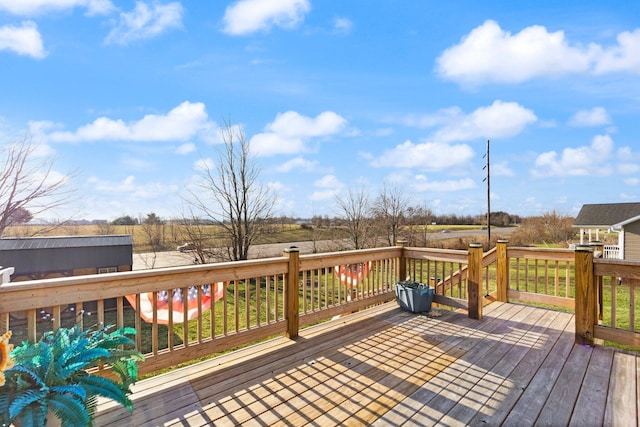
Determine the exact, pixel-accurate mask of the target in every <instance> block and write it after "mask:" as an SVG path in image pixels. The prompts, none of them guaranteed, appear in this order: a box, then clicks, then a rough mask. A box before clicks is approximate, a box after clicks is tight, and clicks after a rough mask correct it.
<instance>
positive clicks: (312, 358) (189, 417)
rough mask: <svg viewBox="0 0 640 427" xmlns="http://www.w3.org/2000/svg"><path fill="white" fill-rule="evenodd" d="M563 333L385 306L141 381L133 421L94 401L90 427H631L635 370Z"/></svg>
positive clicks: (530, 321)
mask: <svg viewBox="0 0 640 427" xmlns="http://www.w3.org/2000/svg"><path fill="white" fill-rule="evenodd" d="M436 311H437V310H436ZM573 323H574V322H573V315H571V314H569V313H561V312H557V311H551V310H546V309H541V308H533V307H530V306H525V305H519V304H508V303H492V304H491V305H489V306H487V307H485V313H484V318H483V319H482V320H472V319H469V318H468V317H467V316H466V315H465V314H464V313H459V312H451V311H446V310H442V312H441V315H440V316H436V315H432V316H429V317H427V316H420V315H414V314H412V313H408V312H404V311H401V310H400V309H398V307H397V305H396V304H395V303H390V304H383V305H380V306H378V307H375V308H373V309H370V310H364V311H361V312H359V313H355V314H354V315H350V316H345V317H344V318H341V319H337V320H332V321H330V322H326V323H323V324H321V325H316V326H313V327H310V328H307V329H304V330H302V331H301V334H300V338H299V339H298V340H296V341H295V342H294V341H291V340H287V339H285V338H276V339H273V340H270V341H267V342H264V343H260V344H256V345H254V346H251V347H247V348H245V349H241V350H239V351H236V352H232V353H228V354H225V355H223V356H219V357H216V358H214V359H211V360H208V361H204V362H199V363H197V364H194V365H192V366H189V367H184V368H180V369H176V370H174V371H172V372H169V373H166V374H162V375H159V376H157V377H153V378H149V379H145V380H142V381H140V382H139V383H138V384H136V385H135V386H134V394H133V395H132V400H133V401H134V413H133V414H129V413H128V411H126V410H124V409H122V408H120V407H118V406H117V405H114V404H113V403H110V402H106V401H101V402H100V404H99V408H98V413H97V416H96V419H95V423H94V425H95V426H97V427H100V426H109V427H111V426H118V427H120V426H124V427H126V426H135V427H147V426H160V425H162V426H181V427H184V426H190V427H196V426H210V425H216V426H227V425H228V426H232V425H233V426H235V425H246V426H253V425H256V426H264V425H269V426H290V425H296V426H302V425H317V426H325V425H354V426H355V425H373V426H378V427H379V426H398V425H406V426H428V425H475V426H480V425H483V426H486V425H514V426H532V425H538V424H539V425H542V424H553V425H557V424H561V425H566V424H568V423H570V424H571V425H576V426H578V425H593V424H609V425H637V423H638V421H637V420H638V419H637V416H638V396H639V393H640V381H639V380H638V379H639V378H640V363H639V356H638V355H635V354H630V353H624V352H620V351H618V350H614V349H611V348H605V347H599V346H596V347H594V348H590V347H581V346H576V345H575V344H574V336H573V335H574V334H573Z"/></svg>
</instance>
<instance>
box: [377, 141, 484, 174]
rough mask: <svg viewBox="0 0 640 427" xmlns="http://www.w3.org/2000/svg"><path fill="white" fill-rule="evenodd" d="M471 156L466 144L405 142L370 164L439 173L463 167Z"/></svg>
mask: <svg viewBox="0 0 640 427" xmlns="http://www.w3.org/2000/svg"><path fill="white" fill-rule="evenodd" d="M473 156H474V153H473V150H472V149H471V147H469V146H468V145H466V144H459V145H450V144H445V143H441V142H426V143H421V144H414V143H412V142H411V141H405V142H404V143H402V144H400V145H398V146H396V147H395V148H393V149H391V150H387V151H385V152H384V153H382V155H381V156H380V157H378V158H376V159H374V160H373V161H372V162H371V165H372V166H374V167H393V168H417V169H421V170H430V171H439V170H443V169H448V168H452V167H460V166H464V165H466V164H467V163H468V162H469V160H471V158H472V157H473Z"/></svg>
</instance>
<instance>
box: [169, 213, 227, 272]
mask: <svg viewBox="0 0 640 427" xmlns="http://www.w3.org/2000/svg"><path fill="white" fill-rule="evenodd" d="M176 222H177V224H178V233H179V235H180V236H181V238H182V240H183V241H184V242H185V243H184V244H183V245H181V246H179V247H178V250H179V251H180V252H183V253H185V254H186V255H188V256H190V257H193V263H194V264H206V263H208V262H211V259H212V258H215V256H216V252H215V248H216V247H217V246H218V245H216V244H215V240H216V239H215V237H216V236H215V235H214V233H213V231H212V227H211V224H210V221H203V220H202V219H201V218H199V217H197V216H196V215H194V213H193V211H192V210H191V211H190V215H189V216H187V215H185V214H183V215H182V216H181V217H180V218H178V219H176Z"/></svg>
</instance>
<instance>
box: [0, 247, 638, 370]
mask: <svg viewBox="0 0 640 427" xmlns="http://www.w3.org/2000/svg"><path fill="white" fill-rule="evenodd" d="M408 277H409V278H412V279H413V280H417V281H421V282H423V283H429V284H430V285H431V286H433V287H434V288H435V296H434V303H435V304H439V305H440V306H449V307H451V308H452V309H463V310H466V311H467V312H468V314H469V316H470V317H472V318H476V319H481V318H482V309H483V306H484V305H486V304H488V303H490V302H492V301H503V302H507V301H510V300H517V301H519V302H524V303H541V304H551V305H555V306H561V307H564V308H565V309H574V307H575V311H576V340H579V341H580V342H586V343H593V340H594V339H605V340H608V341H615V342H619V343H623V344H627V345H635V346H640V340H639V339H638V332H639V331H640V298H637V297H636V288H637V286H639V285H640V263H632V262H625V261H618V260H603V259H595V260H594V259H593V248H591V249H590V251H589V250H587V251H585V250H584V248H583V247H579V248H578V249H577V250H576V251H573V250H568V249H566V250H563V249H540V248H516V247H508V246H507V241H504V240H501V241H499V242H498V244H497V246H496V248H494V249H493V250H491V251H489V252H487V253H485V254H483V253H482V247H481V245H479V244H471V245H470V246H469V248H468V250H462V251H459V250H455V251H454V250H436V249H428V248H409V247H404V245H399V246H396V247H390V248H376V249H367V250H358V251H346V252H335V253H323V254H310V255H300V254H299V252H298V250H297V248H294V247H292V248H288V249H287V250H285V252H284V255H283V256H282V257H277V258H267V259H257V260H250V261H241V262H234V263H219V264H205V265H195V266H186V267H172V268H162V269H155V270H144V271H133V272H121V273H110V274H102V275H91V276H77V277H71V278H58V279H47V280H38V281H30V282H16V283H7V284H2V285H0V332H2V331H4V330H7V329H11V330H12V331H13V334H14V339H15V340H16V342H20V341H21V340H26V339H30V340H34V339H36V338H37V337H38V336H40V335H41V334H42V333H43V332H44V331H46V330H51V329H56V328H58V327H60V326H70V325H72V324H79V325H81V326H82V327H91V326H93V325H95V324H115V325H117V326H119V327H122V326H131V327H134V328H135V329H136V330H137V331H138V334H137V340H138V346H139V348H140V349H141V351H142V352H143V353H145V355H146V361H145V362H144V364H143V365H142V366H141V368H140V369H141V373H146V372H152V371H156V370H159V369H164V368H167V367H172V366H176V365H178V364H181V363H183V362H187V361H191V360H194V359H198V358H201V357H205V356H209V355H211V354H217V353H220V352H223V351H226V350H229V349H232V348H235V347H238V346H242V345H246V344H249V343H251V342H255V341H258V340H262V339H266V338H268V337H272V336H275V335H278V334H285V335H287V336H289V337H291V338H295V337H296V336H297V335H298V331H299V329H300V328H301V327H303V326H305V325H310V324H313V323H317V322H320V321H322V320H324V319H329V318H331V317H334V316H337V315H342V314H345V313H350V312H354V311H358V310H361V309H363V308H365V307H369V306H372V305H376V304H380V303H383V302H387V301H392V300H394V299H395V292H394V284H395V283H396V282H397V281H399V280H403V279H406V278H408ZM216 295H217V296H218V297H219V298H218V299H217V300H216ZM182 296H185V298H184V299H185V301H186V300H188V301H190V304H188V306H189V307H190V309H191V310H190V316H189V317H187V316H183V315H182V314H175V313H177V312H178V309H179V308H181V307H182V308H183V310H182V311H185V309H186V308H187V307H186V306H187V304H186V303H185V304H184V306H183V301H182V300H181V297H182ZM187 296H188V297H187ZM594 304H595V305H594ZM134 307H135V308H139V309H140V310H138V311H136V310H134ZM594 307H595V308H594ZM143 309H144V310H143ZM594 310H595V312H594ZM140 311H146V315H145V319H143V318H142V317H141V315H140ZM594 313H595V314H594ZM578 320H579V321H578Z"/></svg>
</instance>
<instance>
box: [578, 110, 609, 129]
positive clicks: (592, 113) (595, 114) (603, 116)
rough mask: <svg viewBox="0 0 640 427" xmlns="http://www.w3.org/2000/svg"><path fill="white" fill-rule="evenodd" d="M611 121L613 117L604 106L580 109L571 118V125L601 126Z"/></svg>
mask: <svg viewBox="0 0 640 427" xmlns="http://www.w3.org/2000/svg"><path fill="white" fill-rule="evenodd" d="M609 123H611V117H609V113H607V110H605V109H604V108H603V107H594V108H592V109H591V110H581V111H578V112H577V113H575V114H574V115H573V116H572V117H571V119H569V125H570V126H585V127H586V126H601V125H607V124H609Z"/></svg>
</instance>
